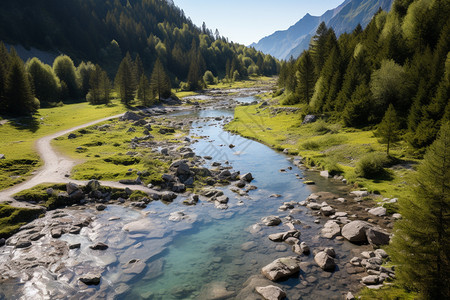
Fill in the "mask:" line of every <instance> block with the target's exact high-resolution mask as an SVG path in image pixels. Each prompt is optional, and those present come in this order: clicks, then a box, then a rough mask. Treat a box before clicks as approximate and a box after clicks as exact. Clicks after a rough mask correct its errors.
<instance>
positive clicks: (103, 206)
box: [95, 204, 106, 211]
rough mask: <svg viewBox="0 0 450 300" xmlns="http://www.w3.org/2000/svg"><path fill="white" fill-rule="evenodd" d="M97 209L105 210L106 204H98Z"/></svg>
mask: <svg viewBox="0 0 450 300" xmlns="http://www.w3.org/2000/svg"><path fill="white" fill-rule="evenodd" d="M95 209H96V210H98V211H103V210H105V209H106V205H104V204H98V205H96V206H95Z"/></svg>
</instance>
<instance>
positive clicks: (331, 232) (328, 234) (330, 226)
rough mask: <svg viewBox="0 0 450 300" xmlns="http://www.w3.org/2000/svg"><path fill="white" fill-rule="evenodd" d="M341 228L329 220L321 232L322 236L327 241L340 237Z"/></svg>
mask: <svg viewBox="0 0 450 300" xmlns="http://www.w3.org/2000/svg"><path fill="white" fill-rule="evenodd" d="M340 233H341V227H340V226H339V224H338V223H337V222H336V221H334V220H328V221H327V222H326V223H325V225H324V226H323V228H322V230H321V231H320V235H321V236H322V237H324V238H327V239H332V238H335V237H337V236H338V235H340Z"/></svg>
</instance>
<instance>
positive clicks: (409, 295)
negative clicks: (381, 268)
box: [359, 283, 417, 300]
mask: <svg viewBox="0 0 450 300" xmlns="http://www.w3.org/2000/svg"><path fill="white" fill-rule="evenodd" d="M359 297H360V299H361V300H374V299H379V300H413V299H417V294H416V293H414V292H412V291H408V290H406V289H404V288H403V287H401V286H399V285H397V284H395V283H394V284H393V285H384V286H383V287H382V288H380V289H377V290H376V289H369V288H364V289H362V290H361V292H360V293H359Z"/></svg>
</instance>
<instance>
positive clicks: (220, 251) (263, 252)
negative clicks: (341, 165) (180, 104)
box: [132, 97, 352, 299]
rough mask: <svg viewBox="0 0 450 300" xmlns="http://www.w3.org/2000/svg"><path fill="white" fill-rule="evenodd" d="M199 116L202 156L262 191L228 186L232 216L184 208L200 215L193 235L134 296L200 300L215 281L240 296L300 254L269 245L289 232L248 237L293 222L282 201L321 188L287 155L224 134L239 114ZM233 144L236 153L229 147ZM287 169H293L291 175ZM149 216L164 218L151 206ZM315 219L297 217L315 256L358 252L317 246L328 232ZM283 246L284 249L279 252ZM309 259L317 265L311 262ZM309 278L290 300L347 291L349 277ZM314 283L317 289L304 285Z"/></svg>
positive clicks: (176, 245)
mask: <svg viewBox="0 0 450 300" xmlns="http://www.w3.org/2000/svg"><path fill="white" fill-rule="evenodd" d="M236 100H238V101H241V102H247V103H248V102H252V101H254V100H256V99H255V98H254V97H245V98H242V99H236ZM193 114H195V115H196V116H197V117H198V118H199V121H196V122H194V123H193V125H192V130H191V133H190V135H191V136H192V137H199V136H202V137H205V138H203V139H199V141H198V142H197V143H194V144H193V146H192V148H193V149H194V151H195V152H196V154H197V155H201V156H212V157H213V159H212V160H211V161H207V164H208V163H211V162H212V161H218V162H220V163H222V165H225V163H226V162H229V165H230V166H232V167H233V169H234V170H239V171H241V174H242V173H246V172H251V173H252V174H253V177H254V178H255V180H254V181H252V184H253V185H255V186H257V187H258V189H257V190H255V191H250V192H249V197H239V196H237V195H236V194H234V193H232V192H230V191H229V190H228V187H224V188H223V190H224V192H225V194H226V195H227V196H229V197H230V202H229V209H228V210H225V211H222V210H218V209H216V208H215V207H214V205H213V204H211V203H205V202H201V203H199V205H197V206H196V207H190V208H186V207H184V208H183V210H184V211H185V213H186V214H189V213H190V212H195V213H196V214H197V215H198V219H197V222H196V223H194V224H193V227H192V229H190V230H188V231H186V232H183V233H181V234H179V235H177V236H176V237H175V238H174V241H173V242H172V243H170V244H169V246H168V247H167V250H166V251H165V252H164V253H163V254H162V255H161V256H160V257H158V259H160V258H162V259H163V260H164V262H165V264H164V272H163V274H162V275H161V276H160V277H158V278H156V279H153V280H149V281H146V280H140V281H138V282H136V284H135V285H134V286H133V291H132V293H133V295H134V296H139V295H150V294H152V295H153V297H154V299H197V298H199V297H201V296H202V288H203V289H205V286H206V285H207V284H208V283H211V282H225V286H226V287H227V288H228V290H233V291H236V292H237V293H238V292H239V290H240V289H241V288H242V284H243V283H244V282H245V281H246V280H247V279H248V278H249V277H250V276H252V275H254V274H259V273H260V270H261V268H262V267H263V266H265V265H266V264H268V263H270V262H271V261H273V260H274V259H276V258H278V257H283V256H290V255H294V254H293V252H292V251H291V250H290V249H289V248H290V246H288V245H286V244H279V243H274V242H271V241H270V240H268V239H267V235H268V234H271V233H275V232H280V231H286V230H288V228H287V227H286V226H283V225H280V226H278V227H277V228H268V227H265V228H264V227H263V228H262V230H261V232H259V233H257V234H251V233H250V232H248V230H247V229H248V228H249V226H251V225H253V224H255V223H258V222H259V221H260V219H261V218H262V217H264V216H268V215H279V216H287V215H288V214H289V213H288V212H279V211H278V207H279V206H280V205H281V204H282V203H283V202H286V201H297V202H298V201H302V200H304V199H305V198H306V197H307V196H308V195H309V194H310V193H311V192H314V191H316V189H317V186H315V187H311V186H307V185H304V184H303V183H302V181H301V180H299V179H298V178H297V177H296V176H295V174H296V173H297V174H299V175H300V176H303V175H302V171H301V170H299V169H298V168H297V167H295V166H294V165H293V164H292V163H291V162H290V161H289V159H288V157H286V156H285V155H283V154H281V153H278V152H276V151H274V150H272V149H270V148H269V147H267V146H265V145H262V144H260V143H258V142H255V141H252V140H249V139H245V138H242V137H240V136H238V135H234V134H231V133H228V132H226V131H224V130H223V129H222V121H217V120H215V118H216V117H222V118H224V117H225V118H227V117H232V116H233V111H232V110H226V109H225V110H224V109H220V110H217V109H214V110H202V111H199V112H194V113H193ZM205 118H209V119H207V120H205ZM230 144H233V145H235V147H234V148H230V147H229V145H230ZM288 167H292V168H293V169H292V170H288V169H287V168H288ZM281 168H286V170H287V172H280V169H281ZM316 180H317V181H318V183H319V185H320V182H321V183H323V184H324V185H326V186H329V188H330V189H332V191H333V192H338V190H337V189H336V186H332V185H330V184H329V183H328V180H325V179H323V178H320V177H317V178H316ZM271 194H281V195H282V197H281V198H270V197H269V196H270V195H271ZM176 201H181V199H180V200H178V199H177V200H176ZM238 201H242V202H243V205H242V206H239V205H238ZM177 206H178V205H177V204H173V205H171V206H169V208H170V207H172V208H173V209H174V210H176V209H179V207H177ZM147 209H150V210H156V211H158V209H157V208H154V207H152V205H150V206H149V208H147ZM308 213H309V211H308V210H307V209H306V208H303V212H300V214H298V215H295V218H296V219H300V220H301V221H302V223H303V225H304V226H303V227H304V228H302V226H300V227H299V229H300V230H301V232H302V237H301V240H302V241H305V242H307V244H309V245H310V246H311V248H312V249H313V248H314V247H315V246H327V245H329V246H333V247H334V248H335V249H336V252H337V253H338V255H339V257H338V260H337V262H338V263H339V261H343V259H344V258H346V257H347V256H348V255H349V251H350V249H351V248H352V246H351V245H350V244H349V243H346V242H338V243H340V244H336V242H334V241H329V240H323V239H318V238H317V234H318V232H319V230H320V228H321V226H320V225H316V224H315V223H314V220H315V218H314V217H313V216H311V215H309V214H308ZM182 222H183V221H182ZM248 241H254V242H255V247H254V248H253V249H252V250H251V251H249V252H244V251H243V250H241V245H242V244H243V243H245V242H248ZM284 245H285V246H286V247H283V246H284ZM277 246H281V247H279V249H276V247H277ZM283 250H284V251H283ZM348 259H349V258H347V260H348ZM302 260H303V261H310V262H311V261H313V259H312V256H310V257H307V258H306V257H304V258H303V259H302ZM306 271H307V274H306V273H303V275H302V277H303V280H299V279H290V280H288V281H286V282H284V283H283V285H285V289H286V290H287V292H288V296H289V297H290V299H299V298H302V299H317V298H318V297H319V298H320V297H322V298H323V297H324V295H326V298H333V297H337V298H339V297H341V296H342V294H343V293H344V292H347V291H348V287H347V282H346V280H345V279H346V273H345V274H344V272H340V271H337V272H335V273H333V274H330V273H324V272H323V271H321V270H319V269H318V268H317V267H314V266H311V267H310V268H308V270H306ZM324 276H325V277H324ZM307 277H308V281H310V282H307V281H306V280H305V279H306V278H307ZM328 277H331V279H330V278H328ZM302 282H303V283H302Z"/></svg>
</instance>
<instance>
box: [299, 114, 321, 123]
mask: <svg viewBox="0 0 450 300" xmlns="http://www.w3.org/2000/svg"><path fill="white" fill-rule="evenodd" d="M315 121H317V116H315V115H306V116H305V118H304V119H303V122H302V124H309V123H314V122H315Z"/></svg>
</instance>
